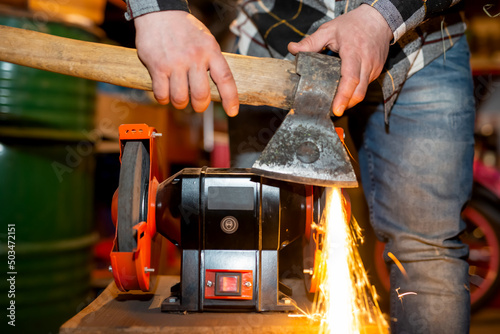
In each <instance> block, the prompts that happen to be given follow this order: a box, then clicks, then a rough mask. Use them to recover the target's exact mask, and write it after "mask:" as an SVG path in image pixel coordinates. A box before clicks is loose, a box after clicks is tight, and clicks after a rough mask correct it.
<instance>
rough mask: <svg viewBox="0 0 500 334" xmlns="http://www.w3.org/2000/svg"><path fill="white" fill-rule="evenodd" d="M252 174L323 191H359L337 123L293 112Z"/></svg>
mask: <svg viewBox="0 0 500 334" xmlns="http://www.w3.org/2000/svg"><path fill="white" fill-rule="evenodd" d="M252 172H253V173H255V174H257V175H261V176H265V177H268V178H272V179H277V180H283V181H289V182H295V183H304V184H311V185H316V186H322V187H341V188H355V187H357V186H358V181H357V179H356V175H355V173H354V169H353V167H352V165H351V161H350V159H349V156H348V155H347V152H346V150H345V148H344V146H343V144H342V142H341V141H340V138H339V137H338V135H337V132H336V131H335V127H334V125H333V122H332V121H331V120H330V119H329V117H328V119H325V118H323V117H319V118H318V117H310V116H304V115H298V114H294V113H293V111H292V112H290V113H289V114H288V115H287V117H286V118H285V120H284V121H283V123H282V124H281V126H280V127H279V129H278V130H277V131H276V133H275V135H274V136H273V137H272V138H271V140H270V142H269V143H268V144H267V146H266V148H265V149H264V151H263V152H262V154H261V155H260V157H259V159H258V160H257V161H256V162H255V163H254V165H253V166H252Z"/></svg>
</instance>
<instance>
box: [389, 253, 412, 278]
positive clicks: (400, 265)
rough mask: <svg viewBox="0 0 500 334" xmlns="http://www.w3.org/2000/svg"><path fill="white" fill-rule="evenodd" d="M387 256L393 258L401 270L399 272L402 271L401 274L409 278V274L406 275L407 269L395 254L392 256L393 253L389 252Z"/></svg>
mask: <svg viewBox="0 0 500 334" xmlns="http://www.w3.org/2000/svg"><path fill="white" fill-rule="evenodd" d="M387 256H389V257H390V258H391V260H392V261H394V263H395V264H396V266H397V267H398V268H399V271H401V273H402V274H403V276H404V277H405V278H408V274H407V273H406V270H405V268H404V267H403V265H402V264H401V262H400V261H399V260H398V258H397V257H396V256H395V255H394V254H392V253H391V252H388V253H387Z"/></svg>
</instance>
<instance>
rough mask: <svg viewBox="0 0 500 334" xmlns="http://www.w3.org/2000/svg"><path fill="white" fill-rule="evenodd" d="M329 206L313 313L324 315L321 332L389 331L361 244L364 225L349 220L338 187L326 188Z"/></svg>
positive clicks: (326, 208)
mask: <svg viewBox="0 0 500 334" xmlns="http://www.w3.org/2000/svg"><path fill="white" fill-rule="evenodd" d="M325 192H326V207H325V209H324V211H323V217H322V219H321V223H320V225H321V227H322V228H323V229H324V242H323V249H322V254H321V262H320V265H319V269H318V273H317V274H318V275H319V282H320V285H319V289H318V290H319V291H318V292H317V293H316V296H315V303H314V307H313V311H312V314H311V317H312V318H313V316H312V315H320V317H319V319H320V321H321V322H320V330H319V333H321V334H323V333H335V334H338V333H340V334H344V333H345V334H351V333H388V325H387V322H386V320H385V318H384V316H383V314H382V312H381V310H380V308H379V306H378V303H377V295H376V292H375V289H374V287H373V286H372V285H371V284H370V282H369V279H368V276H367V274H366V271H365V269H364V267H363V263H362V261H361V257H360V255H359V253H358V251H357V247H356V246H357V243H358V242H359V241H360V240H361V237H360V235H361V234H360V233H361V228H360V227H359V225H358V224H357V222H356V221H355V220H354V219H352V220H351V223H350V224H349V222H348V217H347V213H346V210H345V204H344V198H343V196H342V194H341V191H340V189H338V188H326V189H325Z"/></svg>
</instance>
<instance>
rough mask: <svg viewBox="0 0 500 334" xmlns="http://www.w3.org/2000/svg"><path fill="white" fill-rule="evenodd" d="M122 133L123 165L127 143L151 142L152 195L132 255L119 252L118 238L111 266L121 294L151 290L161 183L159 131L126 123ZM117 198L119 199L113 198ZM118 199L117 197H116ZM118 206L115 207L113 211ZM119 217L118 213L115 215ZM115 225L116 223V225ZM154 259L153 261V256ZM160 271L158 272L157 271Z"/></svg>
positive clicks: (138, 226) (150, 184) (112, 254)
mask: <svg viewBox="0 0 500 334" xmlns="http://www.w3.org/2000/svg"><path fill="white" fill-rule="evenodd" d="M119 134H120V162H121V155H122V149H123V147H124V146H125V142H126V141H128V140H148V141H149V160H150V165H149V166H150V172H149V192H148V206H149V210H148V217H147V222H140V223H139V224H137V225H136V226H134V229H136V230H137V234H136V235H137V248H136V249H135V250H134V251H133V252H118V251H116V239H117V236H116V235H115V240H114V243H113V250H112V251H111V255H110V257H111V267H112V269H113V277H114V279H115V283H116V286H117V287H118V289H120V290H121V291H129V290H142V291H149V287H150V279H151V275H152V274H153V272H152V271H151V269H158V268H151V267H150V266H151V263H158V261H157V260H156V259H157V258H159V256H160V254H152V253H151V246H152V239H153V238H154V237H155V235H156V217H155V212H156V190H157V188H158V184H159V182H161V181H162V177H161V174H160V172H159V168H158V161H157V151H156V137H157V135H156V130H155V128H153V127H150V126H148V125H147V124H125V125H121V126H120V127H119ZM114 197H117V196H114ZM116 200H117V198H116ZM116 209H117V205H113V210H116ZM113 216H114V217H116V216H117V215H116V212H114V214H113ZM115 225H116V222H115ZM152 256H153V257H155V260H154V261H152V260H151V257H152ZM156 271H157V270H156Z"/></svg>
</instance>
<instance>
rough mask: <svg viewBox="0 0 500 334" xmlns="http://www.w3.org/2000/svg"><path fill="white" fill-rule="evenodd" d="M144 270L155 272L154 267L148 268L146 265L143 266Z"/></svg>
mask: <svg viewBox="0 0 500 334" xmlns="http://www.w3.org/2000/svg"><path fill="white" fill-rule="evenodd" d="M144 272H145V273H146V274H147V273H154V272H155V269H154V268H148V267H144Z"/></svg>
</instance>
